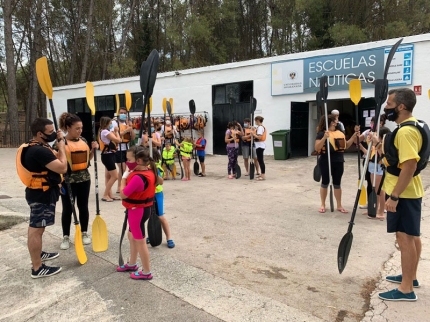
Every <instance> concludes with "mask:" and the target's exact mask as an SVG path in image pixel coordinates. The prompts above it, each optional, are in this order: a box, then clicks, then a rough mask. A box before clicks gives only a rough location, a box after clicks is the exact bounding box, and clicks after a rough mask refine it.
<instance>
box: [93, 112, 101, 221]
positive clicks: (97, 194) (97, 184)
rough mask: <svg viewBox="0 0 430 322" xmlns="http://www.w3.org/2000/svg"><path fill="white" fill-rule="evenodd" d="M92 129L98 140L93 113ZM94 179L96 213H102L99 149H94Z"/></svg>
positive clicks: (94, 137) (94, 136)
mask: <svg viewBox="0 0 430 322" xmlns="http://www.w3.org/2000/svg"><path fill="white" fill-rule="evenodd" d="M91 122H92V130H93V140H94V141H95V140H96V118H95V116H94V115H91ZM94 181H95V190H96V215H97V216H99V215H100V202H99V175H98V170H97V149H94Z"/></svg>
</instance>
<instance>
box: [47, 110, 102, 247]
mask: <svg viewBox="0 0 430 322" xmlns="http://www.w3.org/2000/svg"><path fill="white" fill-rule="evenodd" d="M58 124H59V126H60V129H61V130H63V131H64V132H65V133H67V134H66V136H65V150H66V157H67V163H68V171H67V172H68V174H69V181H70V187H71V189H72V195H73V198H74V200H76V203H77V205H78V209H79V222H80V224H81V231H82V242H83V244H84V245H88V244H91V239H90V237H89V236H88V233H87V231H88V221H89V210H88V199H89V196H90V187H91V176H90V173H89V172H88V166H89V163H90V160H91V159H92V158H93V156H94V149H98V147H99V145H98V144H97V142H91V151H90V148H89V146H88V143H87V141H86V140H85V139H84V138H83V137H82V136H81V135H82V121H81V119H80V118H79V116H77V115H75V114H70V113H63V114H61V115H60V118H59V119H58ZM54 148H55V145H54ZM61 203H62V205H63V212H62V214H61V226H62V228H63V241H62V243H61V245H60V249H68V248H69V246H70V244H69V236H70V225H71V223H72V205H71V203H70V198H69V194H68V191H67V186H66V185H63V194H61Z"/></svg>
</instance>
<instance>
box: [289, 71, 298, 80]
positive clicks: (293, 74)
mask: <svg viewBox="0 0 430 322" xmlns="http://www.w3.org/2000/svg"><path fill="white" fill-rule="evenodd" d="M296 75H297V72H295V71H294V72H290V78H291V79H294V78H296Z"/></svg>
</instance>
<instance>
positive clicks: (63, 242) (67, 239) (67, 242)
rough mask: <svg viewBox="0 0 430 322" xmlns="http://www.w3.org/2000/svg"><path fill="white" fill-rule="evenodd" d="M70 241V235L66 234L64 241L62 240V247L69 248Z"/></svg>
mask: <svg viewBox="0 0 430 322" xmlns="http://www.w3.org/2000/svg"><path fill="white" fill-rule="evenodd" d="M69 247H70V241H69V236H64V237H63V241H62V242H61V245H60V249H69Z"/></svg>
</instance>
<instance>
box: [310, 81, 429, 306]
mask: <svg viewBox="0 0 430 322" xmlns="http://www.w3.org/2000/svg"><path fill="white" fill-rule="evenodd" d="M415 105H416V96H415V93H414V92H413V91H412V90H411V89H408V88H401V89H393V90H390V91H389V92H388V99H387V102H386V106H385V108H384V114H382V115H381V116H380V124H379V127H378V126H377V125H378V124H377V120H376V119H375V118H373V119H372V121H371V123H370V129H369V130H367V131H364V132H363V133H360V127H359V126H355V128H354V133H353V134H352V135H351V137H350V138H349V139H348V140H346V137H345V133H344V131H342V130H341V129H340V128H339V121H338V114H339V113H338V112H337V113H336V111H335V113H332V114H329V115H328V116H327V123H328V127H327V126H326V119H325V116H322V117H321V119H320V122H319V124H318V128H317V132H318V133H317V136H316V140H315V150H316V151H318V152H319V154H320V159H319V167H320V170H321V177H322V181H321V187H320V198H321V207H320V209H319V212H320V213H324V212H326V206H325V203H326V198H327V187H328V185H329V183H330V177H329V167H330V170H331V176H332V177H331V180H332V184H333V188H334V196H335V199H336V202H337V210H338V211H340V212H342V213H347V211H346V210H345V208H344V207H343V205H342V199H341V197H342V190H341V180H342V175H343V172H344V166H343V165H344V162H345V161H344V157H343V155H344V152H345V150H346V149H348V148H349V147H350V146H351V145H352V144H353V143H359V148H360V150H361V151H362V153H363V155H364V156H365V155H367V154H368V153H367V152H368V151H367V148H368V145H366V142H367V143H370V142H371V143H372V144H371V145H370V146H372V150H371V151H369V153H370V157H371V160H370V162H369V165H368V169H367V173H366V177H367V179H368V187H367V192H368V194H370V193H371V192H372V190H373V187H374V188H375V190H376V191H378V190H380V194H379V197H378V200H377V202H376V204H377V206H376V207H375V208H376V217H374V218H377V219H381V220H384V210H386V212H387V218H386V219H387V232H388V233H396V239H397V243H398V245H399V248H400V252H401V267H402V274H400V275H395V276H386V280H387V281H389V282H393V283H398V284H399V287H398V288H395V289H393V290H390V291H388V292H383V293H380V294H379V298H381V299H383V300H390V301H416V300H417V296H416V294H415V292H414V288H417V287H419V286H420V284H419V282H418V280H417V268H418V261H419V258H420V254H421V239H420V222H421V204H422V197H423V196H424V189H423V184H422V181H421V176H420V174H419V172H420V170H421V168H422V167H425V165H426V163H424V165H423V164H422V163H419V161H420V160H421V159H423V160H428V154H427V155H425V154H423V153H425V152H427V153H428V151H429V141H430V132H428V131H427V132H426V131H424V130H422V129H421V128H420V125H418V123H419V122H418V120H417V119H416V118H415V117H413V115H412V112H413V109H414V107H415ZM386 120H389V121H392V122H395V123H397V125H398V127H397V129H396V130H395V131H394V132H393V133H390V130H389V129H388V128H386V127H385V121H386ZM378 130H379V131H378ZM327 140H329V142H330V143H329V148H327ZM328 149H329V150H328ZM328 152H329V153H328ZM329 155H330V163H329V157H328V156H329ZM375 156H376V158H375ZM375 160H376V162H375ZM426 162H427V161H426ZM418 165H419V166H420V167H418ZM384 166H385V167H386V169H385V170H384ZM384 171H385V173H384ZM382 177H384V180H383V182H381V181H382V180H381V179H382ZM374 178H375V179H374ZM373 180H375V181H373ZM381 185H382V186H381ZM369 215H370V214H369ZM369 218H372V217H369Z"/></svg>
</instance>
